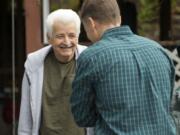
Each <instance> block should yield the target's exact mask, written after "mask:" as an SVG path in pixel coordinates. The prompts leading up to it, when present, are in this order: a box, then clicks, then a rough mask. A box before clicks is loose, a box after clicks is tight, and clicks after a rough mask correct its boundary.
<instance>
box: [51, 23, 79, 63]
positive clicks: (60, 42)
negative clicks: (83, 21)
mask: <svg viewBox="0 0 180 135" xmlns="http://www.w3.org/2000/svg"><path fill="white" fill-rule="evenodd" d="M49 43H50V44H51V45H52V47H53V50H54V53H55V56H56V57H58V60H60V61H61V62H64V63H65V62H68V61H70V60H71V59H73V57H74V54H75V50H76V47H77V44H78V35H77V30H76V25H75V23H68V24H64V23H62V22H55V23H54V25H53V33H52V37H51V38H50V40H49Z"/></svg>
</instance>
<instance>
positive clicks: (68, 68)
mask: <svg viewBox="0 0 180 135" xmlns="http://www.w3.org/2000/svg"><path fill="white" fill-rule="evenodd" d="M46 23H47V37H48V41H49V43H50V45H49V46H46V47H43V48H42V49H40V50H38V51H36V52H33V53H31V54H29V55H28V58H27V60H26V62H25V73H24V78H23V82H22V99H21V109H20V118H19V126H18V135H85V130H84V128H79V127H78V126H77V125H76V124H75V122H74V119H73V117H72V113H71V110H70V102H69V98H70V95H71V90H72V88H71V83H72V80H73V79H74V74H75V68H76V60H77V58H78V57H79V55H80V53H81V52H82V51H83V50H84V49H86V47H85V46H81V45H78V37H79V33H80V18H79V16H78V15H77V14H76V12H74V11H72V10H70V9H59V10H56V11H54V12H52V13H50V14H49V15H48V17H47V21H46Z"/></svg>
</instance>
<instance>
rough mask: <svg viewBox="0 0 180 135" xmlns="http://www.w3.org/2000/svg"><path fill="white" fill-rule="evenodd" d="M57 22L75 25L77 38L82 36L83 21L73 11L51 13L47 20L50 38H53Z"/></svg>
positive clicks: (64, 10) (60, 10) (59, 10)
mask: <svg viewBox="0 0 180 135" xmlns="http://www.w3.org/2000/svg"><path fill="white" fill-rule="evenodd" d="M55 21H59V22H62V23H65V24H67V23H72V22H73V23H75V25H76V31H77V36H79V34H80V26H81V21H80V18H79V16H78V14H77V13H76V12H75V11H73V10H71V9H58V10H55V11H53V12H51V13H50V14H49V15H48V17H47V20H46V27H47V35H48V36H49V38H51V37H52V34H53V25H54V22H55Z"/></svg>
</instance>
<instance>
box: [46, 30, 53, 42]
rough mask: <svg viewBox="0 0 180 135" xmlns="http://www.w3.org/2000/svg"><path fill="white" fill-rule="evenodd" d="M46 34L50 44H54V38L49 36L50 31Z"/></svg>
mask: <svg viewBox="0 0 180 135" xmlns="http://www.w3.org/2000/svg"><path fill="white" fill-rule="evenodd" d="M46 36H47V40H48V43H49V44H52V38H51V37H50V36H49V34H48V33H47V34H46Z"/></svg>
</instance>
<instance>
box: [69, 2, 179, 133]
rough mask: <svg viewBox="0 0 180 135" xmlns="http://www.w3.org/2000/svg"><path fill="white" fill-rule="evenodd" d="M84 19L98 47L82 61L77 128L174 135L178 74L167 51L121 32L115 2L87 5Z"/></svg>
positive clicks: (75, 102)
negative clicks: (173, 104) (173, 108)
mask: <svg viewBox="0 0 180 135" xmlns="http://www.w3.org/2000/svg"><path fill="white" fill-rule="evenodd" d="M80 16H81V19H82V22H83V25H84V27H85V30H86V32H87V36H88V38H89V39H90V40H91V41H92V42H94V44H93V45H92V46H91V47H89V48H88V49H86V50H85V51H84V52H83V53H82V54H81V56H80V57H79V59H78V61H77V65H78V66H77V72H76V76H75V80H74V82H73V93H72V97H71V105H72V113H73V115H74V118H75V121H76V123H77V124H78V125H79V126H80V127H89V126H92V127H93V126H94V127H95V135H175V134H176V130H175V124H174V121H173V119H172V117H171V115H170V101H171V93H172V91H173V86H174V76H175V70H174V66H173V64H172V61H171V60H170V58H169V57H168V56H167V54H166V53H165V51H164V49H163V48H162V47H161V46H160V45H159V44H158V43H156V42H154V41H152V40H150V39H147V38H143V37H141V36H138V35H135V34H133V33H132V31H131V30H130V28H129V27H128V26H121V17H120V11H119V7H118V4H117V2H116V0H85V2H84V4H83V6H82V8H81V12H80Z"/></svg>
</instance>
